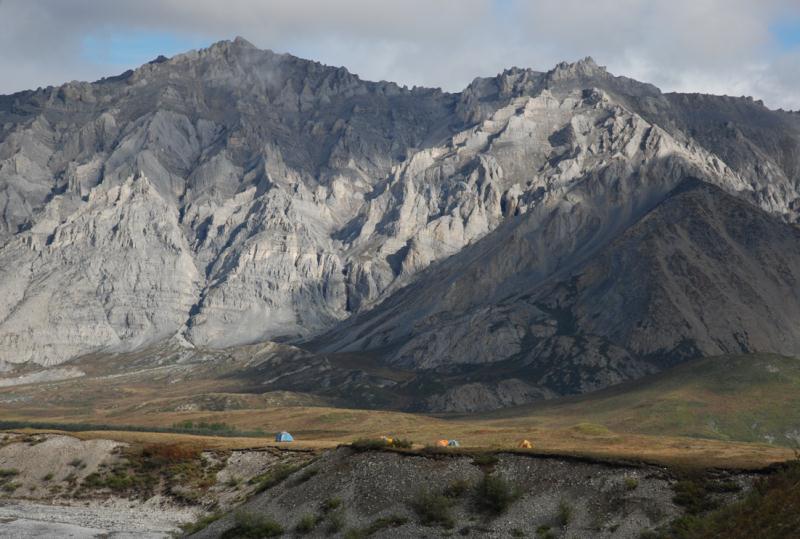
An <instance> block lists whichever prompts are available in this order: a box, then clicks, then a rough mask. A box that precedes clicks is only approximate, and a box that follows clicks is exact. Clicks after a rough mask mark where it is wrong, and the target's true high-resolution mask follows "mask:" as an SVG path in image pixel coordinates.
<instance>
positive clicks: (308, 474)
mask: <svg viewBox="0 0 800 539" xmlns="http://www.w3.org/2000/svg"><path fill="white" fill-rule="evenodd" d="M318 473H319V470H317V469H316V468H306V469H305V470H304V471H303V473H301V474H300V475H299V476H298V477H297V479H295V481H294V484H295V485H301V484H303V483H305V482H306V481H308V480H309V479H311V478H312V477H314V476H315V475H317V474H318Z"/></svg>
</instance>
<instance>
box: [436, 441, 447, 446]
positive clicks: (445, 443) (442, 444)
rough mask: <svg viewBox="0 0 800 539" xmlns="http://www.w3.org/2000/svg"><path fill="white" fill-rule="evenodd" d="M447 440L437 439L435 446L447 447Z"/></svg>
mask: <svg viewBox="0 0 800 539" xmlns="http://www.w3.org/2000/svg"><path fill="white" fill-rule="evenodd" d="M447 444H448V441H447V440H438V441H437V442H436V447H447Z"/></svg>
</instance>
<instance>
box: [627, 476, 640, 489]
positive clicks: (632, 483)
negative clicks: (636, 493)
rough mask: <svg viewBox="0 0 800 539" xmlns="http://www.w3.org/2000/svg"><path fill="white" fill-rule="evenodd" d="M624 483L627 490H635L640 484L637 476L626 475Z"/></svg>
mask: <svg viewBox="0 0 800 539" xmlns="http://www.w3.org/2000/svg"><path fill="white" fill-rule="evenodd" d="M624 483H625V489H626V490H635V489H636V487H638V486H639V480H638V479H636V478H635V477H626V478H625V480H624Z"/></svg>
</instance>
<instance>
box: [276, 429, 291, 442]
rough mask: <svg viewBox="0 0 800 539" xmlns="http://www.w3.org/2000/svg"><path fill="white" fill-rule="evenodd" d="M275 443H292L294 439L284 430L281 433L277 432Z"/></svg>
mask: <svg viewBox="0 0 800 539" xmlns="http://www.w3.org/2000/svg"><path fill="white" fill-rule="evenodd" d="M275 441H276V442H294V438H292V435H291V434H289V433H288V432H286V431H285V430H284V431H281V432H279V433H278V434H276V435H275Z"/></svg>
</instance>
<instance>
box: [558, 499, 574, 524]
mask: <svg viewBox="0 0 800 539" xmlns="http://www.w3.org/2000/svg"><path fill="white" fill-rule="evenodd" d="M571 520H572V505H570V503H569V502H568V501H567V500H564V499H562V500H561V501H560V502H558V524H559V526H562V527H563V526H566V525H567V524H569V523H570V521H571Z"/></svg>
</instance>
